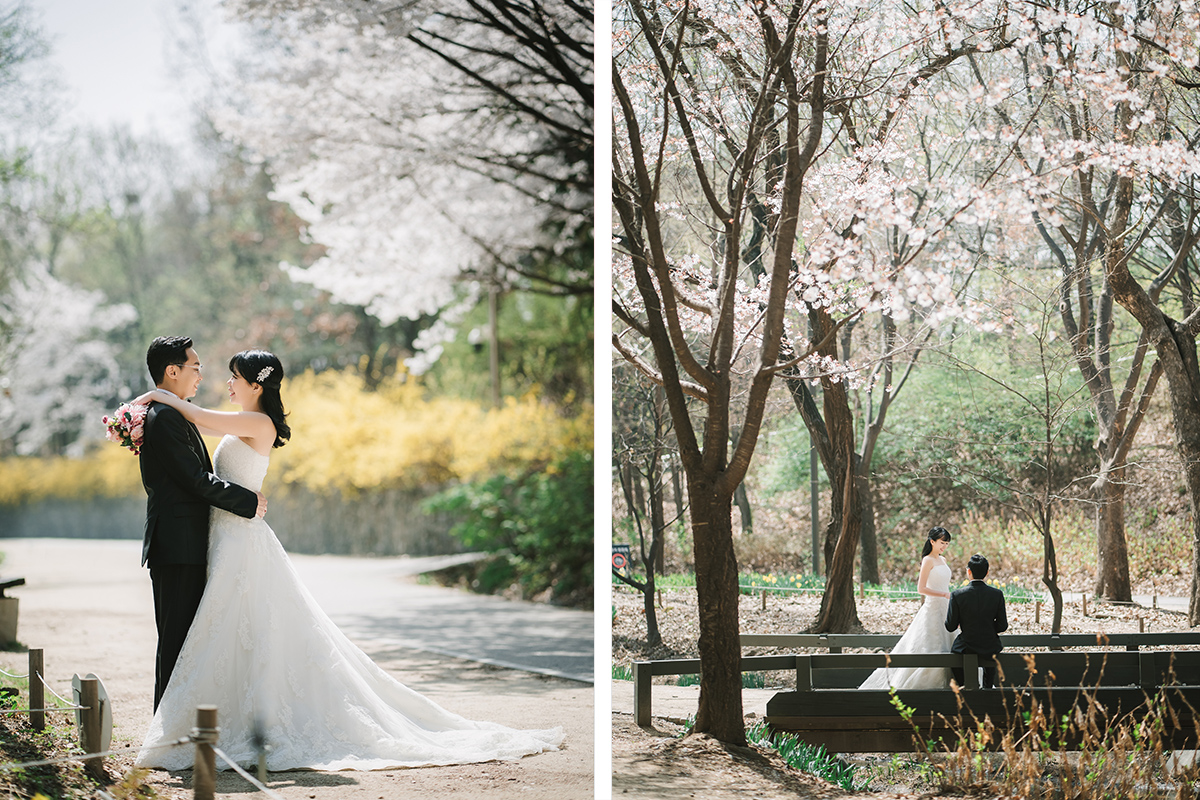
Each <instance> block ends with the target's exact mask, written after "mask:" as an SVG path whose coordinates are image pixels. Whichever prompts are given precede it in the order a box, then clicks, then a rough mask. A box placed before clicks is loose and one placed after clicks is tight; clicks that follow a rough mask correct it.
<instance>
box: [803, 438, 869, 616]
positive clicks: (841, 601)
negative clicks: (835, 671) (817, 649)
mask: <svg viewBox="0 0 1200 800" xmlns="http://www.w3.org/2000/svg"><path fill="white" fill-rule="evenodd" d="M831 427H832V426H831ZM839 455H840V456H841V458H839V459H838V460H839V461H842V460H844V459H846V458H850V459H853V458H854V457H855V456H854V451H853V449H849V450H847V449H845V448H843V449H841V450H839ZM830 479H831V482H832V483H833V492H832V494H833V500H834V503H833V512H832V514H831V517H832V521H831V522H830V525H829V530H830V531H833V530H834V529H835V527H836V530H837V533H836V534H833V535H827V536H826V539H825V543H826V559H827V560H826V564H827V566H826V569H825V594H824V595H822V597H821V611H820V612H819V613H818V614H817V621H816V622H815V623H813V625H812V627H811V628H810V629H809V632H810V633H850V632H851V631H854V630H856V629H858V628H860V627H862V623H861V622H860V621H859V619H858V606H857V604H856V603H855V601H854V554H855V551H856V550H857V549H858V540H859V536H860V532H861V531H862V503H861V502H860V500H859V497H858V490H857V481H856V480H855V479H854V466H853V464H852V463H846V465H845V469H844V470H843V471H842V472H841V473H840V476H839V475H830ZM835 540H836V544H834V546H833V547H832V548H829V545H830V543H831V542H833V541H835Z"/></svg>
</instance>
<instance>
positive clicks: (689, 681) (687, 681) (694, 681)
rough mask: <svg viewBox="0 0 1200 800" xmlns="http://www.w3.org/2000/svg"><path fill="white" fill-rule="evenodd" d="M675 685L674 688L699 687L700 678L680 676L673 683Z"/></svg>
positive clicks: (697, 676)
mask: <svg viewBox="0 0 1200 800" xmlns="http://www.w3.org/2000/svg"><path fill="white" fill-rule="evenodd" d="M675 685H676V686H699V685H700V676H699V675H680V676H679V678H678V679H677V680H676V681H675Z"/></svg>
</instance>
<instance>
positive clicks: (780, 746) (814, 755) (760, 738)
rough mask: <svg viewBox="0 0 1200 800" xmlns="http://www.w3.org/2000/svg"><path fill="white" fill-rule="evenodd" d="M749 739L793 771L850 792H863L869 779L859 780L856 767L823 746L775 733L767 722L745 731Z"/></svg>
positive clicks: (867, 785) (759, 723) (785, 734)
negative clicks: (777, 756)
mask: <svg viewBox="0 0 1200 800" xmlns="http://www.w3.org/2000/svg"><path fill="white" fill-rule="evenodd" d="M746 738H747V739H748V740H750V741H751V742H753V743H754V744H757V745H760V746H765V747H771V748H772V749H774V750H775V751H776V752H777V753H779V755H780V756H781V757H782V758H783V760H784V761H786V762H787V763H788V764H789V765H790V766H791V767H793V768H794V769H797V770H800V771H801V772H807V773H809V774H811V775H816V776H817V777H818V778H824V779H825V780H827V781H829V782H830V783H832V784H835V785H837V786H840V787H842V788H843V789H846V790H847V791H851V792H864V791H867V790H868V788H869V783H870V781H869V780H866V779H864V780H858V779H857V770H856V768H855V767H854V765H853V764H849V763H847V762H846V761H844V760H842V759H841V758H838V757H837V756H835V755H833V754H831V753H829V752H828V751H826V750H825V747H824V746H823V745H817V746H816V747H814V746H813V745H810V744H809V743H808V742H805V741H802V740H801V739H800V738H799V737H797V736H795V735H794V734H790V733H773V732H772V731H771V729H770V727H769V726H768V725H767V723H766V722H761V721H760V722H756V723H754V724H753V725H751V726H750V727H748V728H746Z"/></svg>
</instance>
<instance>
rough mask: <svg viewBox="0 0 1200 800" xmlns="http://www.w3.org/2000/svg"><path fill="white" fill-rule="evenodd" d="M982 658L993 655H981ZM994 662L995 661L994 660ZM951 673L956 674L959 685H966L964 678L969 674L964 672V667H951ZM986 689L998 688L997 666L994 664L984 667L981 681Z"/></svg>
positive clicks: (955, 677) (955, 678)
mask: <svg viewBox="0 0 1200 800" xmlns="http://www.w3.org/2000/svg"><path fill="white" fill-rule="evenodd" d="M981 657H982V658H991V656H981ZM993 663H994V662H993ZM950 673H951V674H952V675H953V676H954V680H955V681H956V682H957V683H958V685H959V686H965V685H966V682H965V681H964V678H966V677H967V676H966V675H965V674H964V673H963V669H962V667H951V668H950ZM980 683H981V685H982V686H983V688H984V689H995V688H996V668H995V667H994V666H991V667H984V668H983V680H982V681H980Z"/></svg>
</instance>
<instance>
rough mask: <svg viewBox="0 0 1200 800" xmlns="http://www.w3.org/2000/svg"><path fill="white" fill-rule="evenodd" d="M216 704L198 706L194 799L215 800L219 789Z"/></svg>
mask: <svg viewBox="0 0 1200 800" xmlns="http://www.w3.org/2000/svg"><path fill="white" fill-rule="evenodd" d="M219 732H220V728H218V727H217V707H216V706H196V730H194V731H193V732H192V736H193V738H194V739H195V740H196V763H195V769H193V770H192V797H193V800H213V796H214V795H215V794H216V790H217V754H216V753H214V752H213V749H212V746H213V745H214V744H216V742H217V734H218V733H219Z"/></svg>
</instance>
